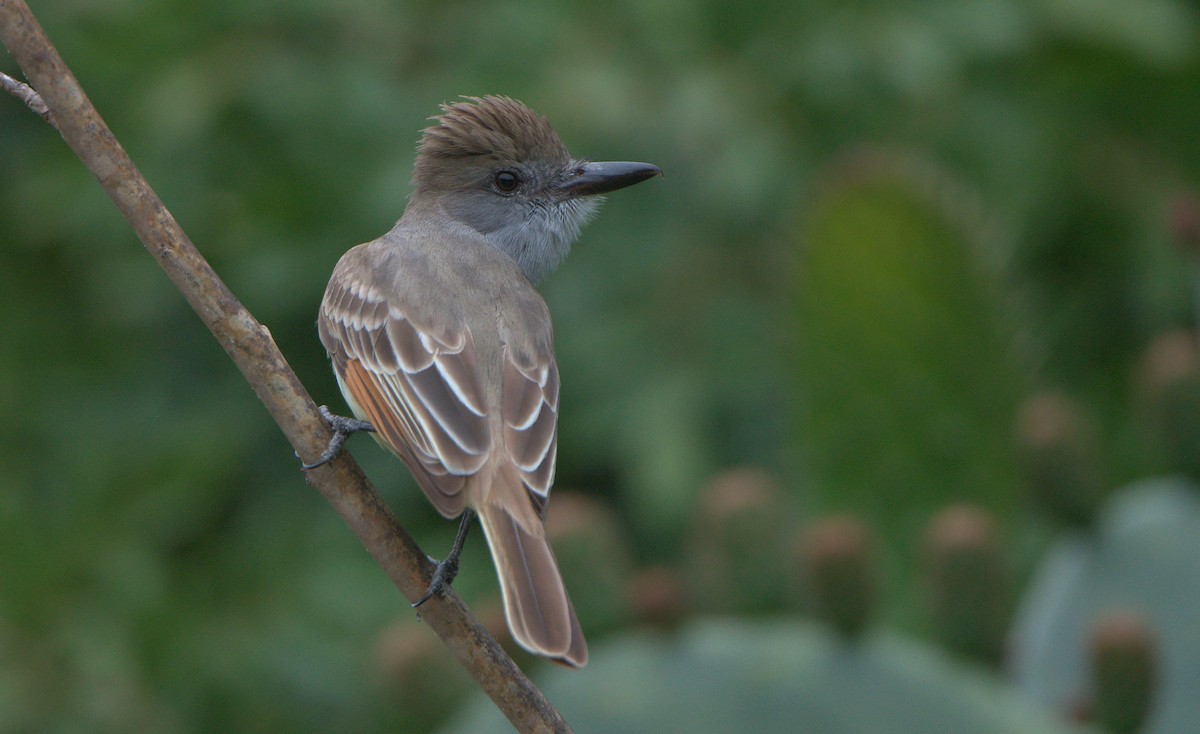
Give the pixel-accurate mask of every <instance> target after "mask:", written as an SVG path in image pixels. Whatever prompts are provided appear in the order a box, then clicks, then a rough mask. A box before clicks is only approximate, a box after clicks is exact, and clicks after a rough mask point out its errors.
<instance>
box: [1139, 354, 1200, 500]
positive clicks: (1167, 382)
mask: <svg viewBox="0 0 1200 734" xmlns="http://www.w3.org/2000/svg"><path fill="white" fill-rule="evenodd" d="M1138 387H1139V397H1140V402H1141V404H1142V412H1143V413H1144V414H1145V417H1146V420H1147V421H1148V422H1149V423H1150V424H1151V430H1152V431H1153V434H1154V437H1155V438H1156V439H1157V441H1156V443H1157V444H1158V445H1159V446H1160V447H1161V449H1162V452H1163V454H1164V457H1163V458H1164V460H1165V461H1166V462H1167V463H1168V464H1169V465H1170V468H1171V469H1172V470H1176V471H1182V472H1184V473H1186V474H1188V475H1189V476H1191V477H1193V478H1200V345H1198V344H1197V342H1196V337H1195V335H1193V334H1192V333H1191V332H1187V331H1173V332H1170V333H1167V334H1164V335H1162V336H1160V337H1158V338H1157V339H1155V340H1154V342H1152V343H1151V344H1150V346H1149V347H1148V348H1147V349H1146V352H1145V354H1143V355H1142V358H1141V361H1140V364H1139V365H1138Z"/></svg>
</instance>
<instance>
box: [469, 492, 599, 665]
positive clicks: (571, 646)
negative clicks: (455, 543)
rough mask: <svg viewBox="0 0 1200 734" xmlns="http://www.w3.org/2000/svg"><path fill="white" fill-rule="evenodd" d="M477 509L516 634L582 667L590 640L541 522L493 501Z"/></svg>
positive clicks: (541, 651)
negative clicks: (527, 522)
mask: <svg viewBox="0 0 1200 734" xmlns="http://www.w3.org/2000/svg"><path fill="white" fill-rule="evenodd" d="M475 510H476V512H478V513H479V519H480V522H481V523H482V525H483V532H484V534H485V535H486V536H487V541H488V547H489V548H491V551H492V560H493V561H495V563H496V575H497V576H499V577H500V591H501V593H502V595H503V596H504V615H505V617H507V618H508V628H509V631H510V632H512V636H513V639H514V640H516V641H517V644H519V645H520V646H521V647H523V648H525V649H526V650H529V651H530V652H532V653H534V654H535V655H542V656H545V657H548V658H551V659H553V660H555V661H556V662H560V663H564V664H566V665H571V666H574V667H582V666H583V665H584V664H586V663H587V657H588V653H587V642H586V641H585V640H584V639H583V630H582V629H581V628H580V626H579V620H578V619H577V618H576V617H575V608H574V607H573V606H572V605H571V599H570V597H568V596H567V590H566V588H565V587H564V586H563V581H562V576H561V575H560V574H559V572H558V564H557V563H555V561H554V552H553V551H552V550H551V549H550V543H549V542H548V541H547V540H546V533H545V530H544V529H543V528H542V524H541V522H535V523H534V525H535V527H534V528H532V529H528V528H526V527H525V526H523V525H522V524H521V523H520V522H519V521H518V520H517V519H516V518H514V517H513V516H512V514H511V513H509V512H508V510H506V509H505V508H504V507H503V506H501V505H499V504H496V503H493V502H486V503H484V505H483V506H481V507H477V508H475Z"/></svg>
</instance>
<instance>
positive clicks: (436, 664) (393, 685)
mask: <svg viewBox="0 0 1200 734" xmlns="http://www.w3.org/2000/svg"><path fill="white" fill-rule="evenodd" d="M374 662H375V669H376V671H377V674H378V678H379V680H380V682H381V684H382V685H384V686H385V687H386V688H387V690H388V695H389V696H391V697H396V698H398V699H399V701H400V703H401V705H403V706H404V707H405V708H408V709H410V710H412V711H414V712H418V714H417V715H418V716H420V715H428V716H429V717H430V721H428V722H426V724H427V725H432V724H433V723H435V721H436V719H434V718H433V717H437V716H440V715H441V714H440V712H444V711H448V710H450V709H452V708H453V706H454V705H455V704H456V703H457V702H458V700H459V699H460V698H461V697H462V696H463V695H465V693H466V692H467V690H468V687H469V683H470V681H469V679H468V678H467V677H466V676H465V675H464V674H463V672H462V670H461V669H460V668H459V667H458V665H457V664H456V663H455V662H454V659H453V657H451V656H450V655H447V654H446V648H445V646H444V645H442V643H441V642H440V641H439V640H438V638H437V635H435V634H433V632H432V631H431V630H430V629H429V628H428V627H427V626H426V625H423V624H420V623H419V622H417V621H416V620H415V619H405V620H403V621H399V622H396V623H394V624H392V625H389V626H388V627H385V628H384V629H383V630H381V631H380V633H379V636H378V637H377V638H376V641H375V647H374Z"/></svg>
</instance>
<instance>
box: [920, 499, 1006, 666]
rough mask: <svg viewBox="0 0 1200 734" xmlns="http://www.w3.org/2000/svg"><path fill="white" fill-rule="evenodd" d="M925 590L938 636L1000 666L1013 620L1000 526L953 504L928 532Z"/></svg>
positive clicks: (957, 649) (971, 655) (968, 654)
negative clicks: (1010, 619) (1009, 621)
mask: <svg viewBox="0 0 1200 734" xmlns="http://www.w3.org/2000/svg"><path fill="white" fill-rule="evenodd" d="M924 551H925V552H924V556H925V591H926V599H927V605H928V607H929V614H930V617H931V619H932V622H933V633H934V636H935V637H937V638H938V639H939V640H941V642H942V644H944V645H945V646H946V647H948V648H949V649H951V650H953V651H954V652H957V653H959V654H960V655H963V656H965V657H968V658H971V659H974V660H978V661H980V662H983V663H985V664H988V665H992V666H997V665H999V663H1000V659H1001V655H1002V654H1003V646H1004V634H1005V627H1006V624H1007V619H1006V609H1007V606H1008V605H1007V584H1006V582H1005V573H1004V563H1003V560H1002V558H1001V556H1000V543H999V539H998V537H997V532H996V526H995V523H994V522H993V521H992V518H991V516H990V515H988V514H987V513H986V512H985V511H983V510H982V509H979V508H977V507H971V506H968V505H957V506H953V507H949V508H947V509H945V510H943V511H941V512H940V513H938V514H937V515H936V516H934V518H933V520H932V521H930V523H929V527H928V529H927V530H926V533H925V549H924Z"/></svg>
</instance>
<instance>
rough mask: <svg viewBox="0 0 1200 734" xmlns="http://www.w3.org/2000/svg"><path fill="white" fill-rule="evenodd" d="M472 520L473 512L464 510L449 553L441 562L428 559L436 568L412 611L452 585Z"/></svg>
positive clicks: (414, 603) (473, 517)
mask: <svg viewBox="0 0 1200 734" xmlns="http://www.w3.org/2000/svg"><path fill="white" fill-rule="evenodd" d="M474 519H475V513H474V512H472V511H471V510H464V511H463V514H462V519H461V520H460V521H459V523H458V533H457V534H456V535H455V536H454V545H453V546H451V547H450V553H449V554H447V555H446V558H445V560H443V561H434V559H432V558H430V559H429V560H431V561H434V563H437V567H436V568H434V569H433V575H432V576H430V577H429V588H427V589H425V595H424V596H422V597H421V598H420V599H417V600H416V601H415V602H413V609H416V608H417V607H419V606H421V605H422V604H424V603H425V602H427V601H429V600H430V599H432V598H433V597H434V595H435V594H437V593H438V592H439V591H441V590H442V589H443V588H444V587H446V586H449V585H450V584H451V583H453V581H454V577H455V576H457V575H458V557H459V556H460V555H462V549H463V545H464V544H465V543H466V541H467V531H468V530H470V529H471V521H472V520H474Z"/></svg>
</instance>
